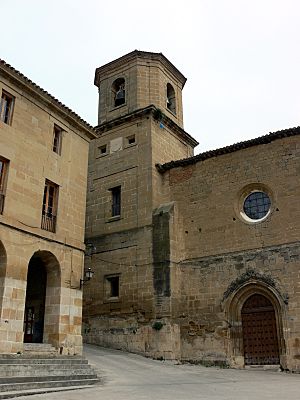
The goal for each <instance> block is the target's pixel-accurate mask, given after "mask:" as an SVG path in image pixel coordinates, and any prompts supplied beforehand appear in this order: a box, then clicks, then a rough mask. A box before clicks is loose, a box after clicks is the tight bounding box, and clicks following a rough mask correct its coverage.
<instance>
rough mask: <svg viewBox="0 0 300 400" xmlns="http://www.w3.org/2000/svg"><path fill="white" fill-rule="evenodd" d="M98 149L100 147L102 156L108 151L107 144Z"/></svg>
mask: <svg viewBox="0 0 300 400" xmlns="http://www.w3.org/2000/svg"><path fill="white" fill-rule="evenodd" d="M98 149H99V154H100V156H102V155H103V154H106V153H107V145H106V144H104V145H103V146H100V147H98Z"/></svg>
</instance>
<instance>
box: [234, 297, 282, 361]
mask: <svg viewBox="0 0 300 400" xmlns="http://www.w3.org/2000/svg"><path fill="white" fill-rule="evenodd" d="M241 314H242V315H241V317H242V331H243V344H244V359H245V365H276V364H279V363H280V360H279V342H278V333H277V326H276V316H275V310H274V307H273V305H272V303H271V301H270V300H269V299H268V298H267V297H265V296H263V295H261V294H253V295H252V296H250V297H249V298H248V299H247V300H246V301H245V303H244V305H243V307H242V310H241Z"/></svg>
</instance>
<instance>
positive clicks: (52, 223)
mask: <svg viewBox="0 0 300 400" xmlns="http://www.w3.org/2000/svg"><path fill="white" fill-rule="evenodd" d="M41 228H42V229H44V230H45V231H49V232H55V229H56V216H55V215H52V214H43V215H42V223H41Z"/></svg>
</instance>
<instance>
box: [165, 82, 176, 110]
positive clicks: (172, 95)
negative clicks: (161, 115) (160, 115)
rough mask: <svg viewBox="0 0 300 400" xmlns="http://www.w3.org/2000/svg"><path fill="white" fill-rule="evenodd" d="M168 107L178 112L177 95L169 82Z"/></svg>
mask: <svg viewBox="0 0 300 400" xmlns="http://www.w3.org/2000/svg"><path fill="white" fill-rule="evenodd" d="M167 108H168V109H169V110H170V111H172V113H173V114H176V95H175V90H174V88H173V86H172V85H171V83H167Z"/></svg>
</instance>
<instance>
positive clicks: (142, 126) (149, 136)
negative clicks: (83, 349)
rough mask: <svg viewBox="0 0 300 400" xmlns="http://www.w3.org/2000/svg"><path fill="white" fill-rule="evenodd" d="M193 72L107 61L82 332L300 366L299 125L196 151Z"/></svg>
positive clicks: (155, 63) (91, 190)
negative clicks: (191, 116)
mask: <svg viewBox="0 0 300 400" xmlns="http://www.w3.org/2000/svg"><path fill="white" fill-rule="evenodd" d="M184 83H185V78H184V76H183V75H182V74H181V73H180V72H179V71H178V70H177V69H176V68H175V67H174V66H173V65H172V64H171V63H170V62H169V61H168V60H167V59H166V58H165V57H164V56H163V55H162V54H158V53H147V52H141V51H134V52H132V53H129V54H127V55H126V56H123V57H121V58H119V59H117V60H115V61H113V62H111V63H109V64H106V65H104V66H103V67H100V68H98V69H97V70H96V75H95V85H96V86H97V87H98V88H99V125H98V126H97V127H96V131H97V134H98V138H97V139H96V140H94V141H93V142H92V143H91V146H90V156H89V179H88V180H89V182H88V196H87V220H86V242H87V243H88V246H89V249H90V253H89V256H88V257H86V265H87V266H89V267H90V268H92V269H93V270H94V273H95V276H94V278H93V280H91V281H90V282H89V283H88V284H87V285H86V286H85V291H84V325H83V328H84V330H83V334H84V338H85V340H86V341H87V342H90V343H98V344H101V345H106V346H112V347H115V348H119V349H126V350H129V351H133V352H138V353H141V354H145V355H147V356H151V357H156V358H170V359H174V358H176V359H181V360H192V361H195V362H203V363H208V364H209V363H212V364H223V365H230V366H232V367H244V366H245V365H257V364H275V365H279V364H280V365H281V366H282V368H284V369H290V370H299V369H300V345H299V343H300V322H299V321H300V296H299V285H300V276H299V269H300V243H299V238H300V223H299V222H300V204H299V195H300V185H299V174H300V169H299V166H300V162H299V159H300V136H299V135H300V128H293V129H287V130H285V131H279V132H275V133H272V134H269V135H266V136H263V137H261V138H258V139H253V140H249V141H246V142H242V143H239V144H236V145H232V146H229V147H225V148H222V149H218V150H215V151H210V152H206V153H203V154H199V155H197V156H193V149H194V147H195V146H196V145H197V142H196V141H195V140H194V139H193V138H192V137H191V136H190V135H188V134H187V133H186V132H185V131H184V129H183V113H182V97H181V92H182V89H183V86H184ZM176 160H177V161H176Z"/></svg>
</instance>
